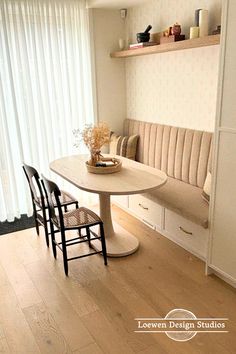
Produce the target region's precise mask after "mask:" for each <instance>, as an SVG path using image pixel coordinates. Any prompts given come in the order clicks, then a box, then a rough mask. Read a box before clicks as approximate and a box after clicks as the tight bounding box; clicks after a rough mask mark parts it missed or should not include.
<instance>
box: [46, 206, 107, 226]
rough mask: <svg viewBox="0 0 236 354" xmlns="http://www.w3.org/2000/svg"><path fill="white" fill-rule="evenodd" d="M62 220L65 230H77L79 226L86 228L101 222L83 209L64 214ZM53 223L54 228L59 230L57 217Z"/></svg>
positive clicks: (87, 210) (90, 212) (95, 215)
mask: <svg viewBox="0 0 236 354" xmlns="http://www.w3.org/2000/svg"><path fill="white" fill-rule="evenodd" d="M63 218H64V226H65V228H66V229H70V228H77V227H79V226H84V227H86V226H91V225H93V224H97V223H99V222H101V219H100V218H99V216H98V215H97V214H95V213H94V212H93V211H92V210H89V209H87V208H84V207H81V208H79V209H74V210H71V211H68V212H66V213H64V214H63ZM53 221H54V222H55V223H56V226H57V227H58V228H60V220H59V217H58V216H56V217H55V219H54V220H53Z"/></svg>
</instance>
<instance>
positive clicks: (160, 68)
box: [126, 0, 220, 131]
mask: <svg viewBox="0 0 236 354" xmlns="http://www.w3.org/2000/svg"><path fill="white" fill-rule="evenodd" d="M213 3H214V5H215V12H214V13H213V10H212V16H211V17H212V18H213V19H216V21H218V20H217V19H218V18H220V15H219V13H220V1H216V0H215V1H211V0H209V1H195V0H193V1H183V0H176V1H173V0H165V1H157V0H151V1H149V2H148V4H147V5H146V6H140V7H137V8H133V9H131V10H130V12H129V18H128V22H127V25H128V26H129V28H130V29H132V33H134V34H135V33H136V31H137V29H138V28H139V26H140V28H142V27H143V26H144V27H145V26H146V24H148V23H154V17H155V16H156V13H158V12H159V11H160V8H162V9H163V8H164V10H163V11H162V12H161V13H162V14H163V13H165V14H166V15H165V17H164V18H163V19H162V22H163V23H164V21H166V23H172V22H175V21H176V20H178V21H179V22H183V21H181V19H180V20H179V17H180V16H183V17H184V18H188V16H189V19H190V18H192V13H193V11H194V9H195V8H199V7H204V8H209V9H210V8H211V7H212V6H213ZM174 4H175V5H174ZM217 4H218V5H217ZM170 5H172V7H170ZM207 5H208V6H207ZM170 8H171V11H170ZM213 15H214V16H213ZM152 18H153V20H152ZM189 21H190V20H189ZM186 23H187V22H186ZM215 23H218V22H215ZM190 24H191V23H190ZM218 66H219V46H211V47H205V48H195V49H189V50H182V51H176V52H169V53H162V54H154V55H147V56H140V57H134V58H129V59H126V87H127V117H128V118H131V119H138V120H143V121H150V122H152V121H153V122H159V123H162V124H169V125H174V126H180V127H185V128H191V129H200V130H207V131H213V130H214V125H215V112H216V97H217V80H218Z"/></svg>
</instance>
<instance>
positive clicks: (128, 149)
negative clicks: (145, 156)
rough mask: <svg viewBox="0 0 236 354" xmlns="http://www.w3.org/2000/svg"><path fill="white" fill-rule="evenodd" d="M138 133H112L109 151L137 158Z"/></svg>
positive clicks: (132, 158)
mask: <svg viewBox="0 0 236 354" xmlns="http://www.w3.org/2000/svg"><path fill="white" fill-rule="evenodd" d="M138 138H139V136H138V135H135V134H134V135H131V136H119V135H116V134H115V133H112V135H111V140H110V144H109V153H110V154H112V155H120V156H124V157H127V158H128V159H131V160H135V157H136V151H137V142H138Z"/></svg>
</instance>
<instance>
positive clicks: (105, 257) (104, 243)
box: [100, 223, 107, 265]
mask: <svg viewBox="0 0 236 354" xmlns="http://www.w3.org/2000/svg"><path fill="white" fill-rule="evenodd" d="M100 236H101V242H102V254H103V258H104V264H105V265H107V249H106V241H105V234H104V228H103V224H102V223H101V224H100Z"/></svg>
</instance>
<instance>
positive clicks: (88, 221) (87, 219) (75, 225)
mask: <svg viewBox="0 0 236 354" xmlns="http://www.w3.org/2000/svg"><path fill="white" fill-rule="evenodd" d="M42 183H43V185H44V187H45V190H46V197H47V202H48V206H49V218H50V227H51V238H52V249H53V255H54V257H55V258H57V247H58V248H59V249H60V250H61V251H62V254H63V262H64V270H65V274H66V276H67V275H68V262H69V261H72V260H75V259H78V258H82V257H87V256H92V255H94V254H98V253H102V254H103V258H104V264H105V265H107V252H106V241H105V235H104V228H103V222H102V220H101V219H100V217H99V216H98V215H97V214H95V213H94V212H93V211H92V210H89V209H87V208H84V207H80V208H78V209H74V210H70V211H66V212H63V210H62V205H61V201H60V197H61V191H60V189H59V188H58V186H57V185H56V184H55V183H54V182H52V181H50V180H48V179H46V178H45V177H44V176H42ZM54 201H56V206H57V209H55V202H54ZM56 210H57V212H58V214H56ZM93 226H98V227H99V232H100V235H98V234H96V233H95V232H94V231H93V230H91V228H92V227H93ZM81 229H85V230H86V234H85V235H84V236H82V237H81V236H79V237H75V238H70V239H66V231H71V230H78V231H80V230H81ZM56 233H60V234H61V241H60V242H57V241H56V239H55V234H56ZM93 240H100V241H101V244H102V251H93V252H90V253H86V254H83V255H80V256H76V257H71V258H68V255H67V247H69V246H73V245H76V244H79V243H83V242H87V243H88V245H89V247H90V248H91V247H92V245H91V242H92V241H93Z"/></svg>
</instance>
